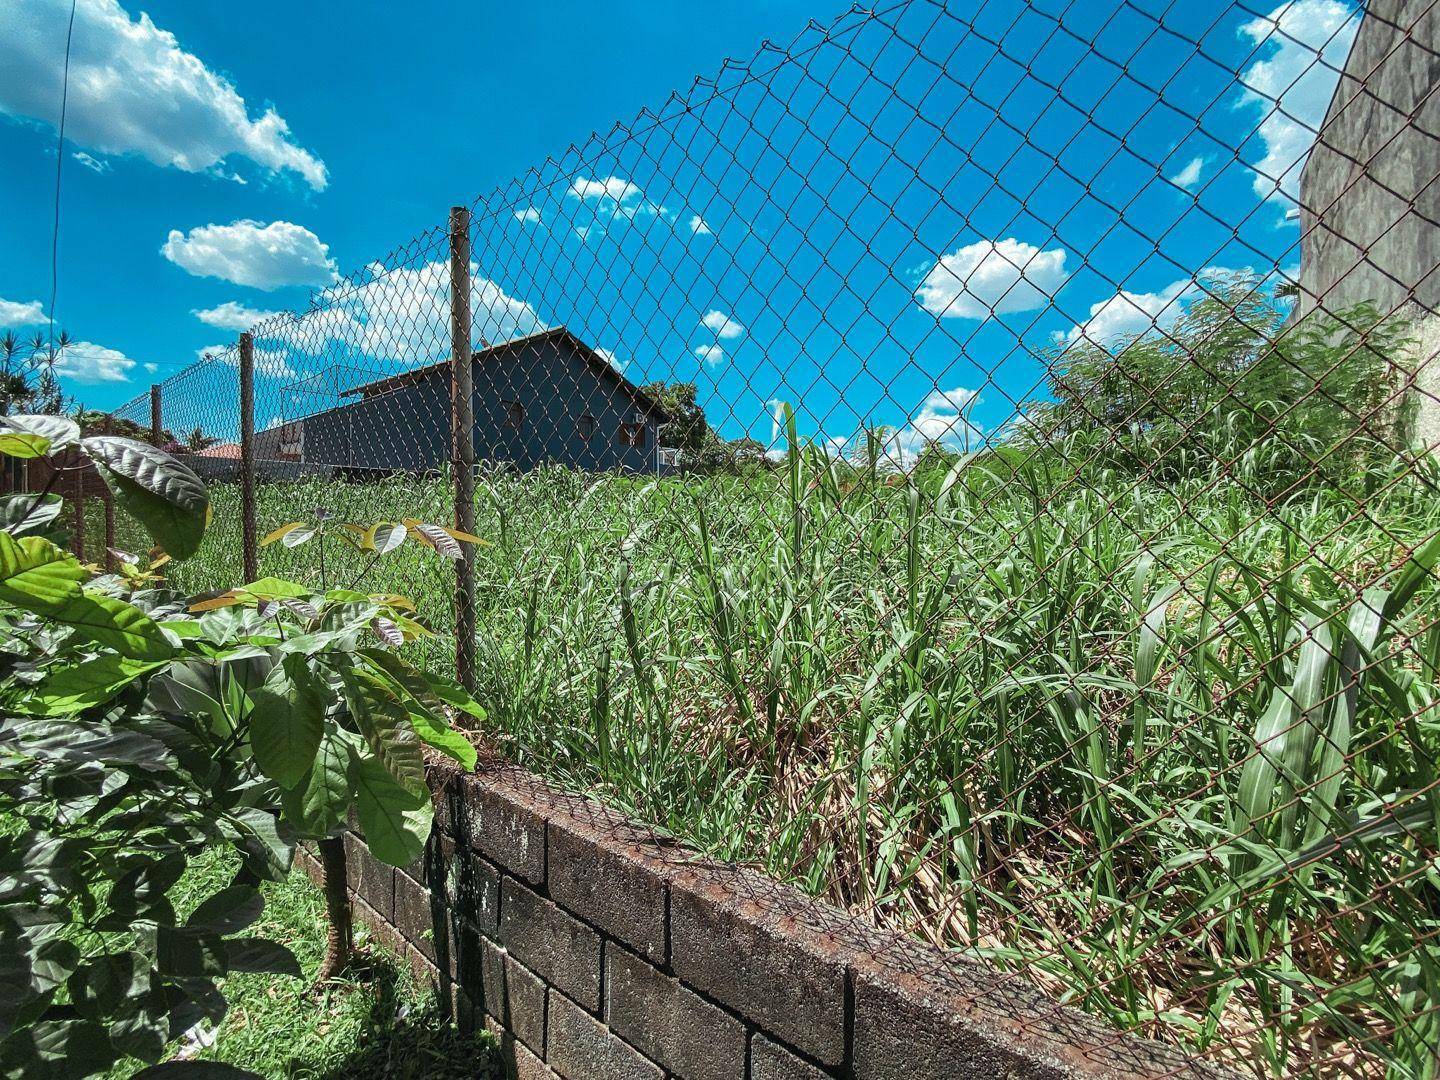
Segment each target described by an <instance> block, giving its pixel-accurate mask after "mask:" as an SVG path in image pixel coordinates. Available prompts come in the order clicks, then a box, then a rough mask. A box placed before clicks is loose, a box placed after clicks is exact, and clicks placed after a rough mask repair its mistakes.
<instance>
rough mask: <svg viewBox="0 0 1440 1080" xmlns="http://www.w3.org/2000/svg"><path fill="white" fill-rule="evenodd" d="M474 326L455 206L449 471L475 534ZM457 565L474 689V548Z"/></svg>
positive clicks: (469, 685) (459, 670)
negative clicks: (472, 346) (472, 341)
mask: <svg viewBox="0 0 1440 1080" xmlns="http://www.w3.org/2000/svg"><path fill="white" fill-rule="evenodd" d="M471 340H472V339H471V326H470V211H469V209H468V208H466V207H464V206H452V207H451V208H450V446H451V452H450V467H451V472H452V474H453V475H454V477H455V528H457V529H459V530H461V531H462V532H474V531H475V403H474V400H473V398H472V386H471V363H472V356H473V349H472V348H471V344H470V343H471ZM460 550H461V558H460V560H459V561H458V562H456V563H455V671H456V675H457V676H458V677H459V680H460V683H461V685H462V686H464V687H465V688H466V689H467V690H470V691H472V692H473V691H474V689H475V549H474V547H473V546H472V545H470V544H461V545H460Z"/></svg>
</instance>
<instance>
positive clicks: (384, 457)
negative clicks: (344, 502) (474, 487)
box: [304, 339, 658, 472]
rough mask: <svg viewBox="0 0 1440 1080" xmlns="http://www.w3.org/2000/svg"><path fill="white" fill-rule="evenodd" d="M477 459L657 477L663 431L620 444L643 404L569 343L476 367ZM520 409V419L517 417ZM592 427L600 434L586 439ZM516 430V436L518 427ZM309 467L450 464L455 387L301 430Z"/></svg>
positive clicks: (362, 405)
mask: <svg viewBox="0 0 1440 1080" xmlns="http://www.w3.org/2000/svg"><path fill="white" fill-rule="evenodd" d="M473 379H474V395H473V401H474V408H475V456H476V458H477V459H479V460H488V461H505V462H510V463H513V464H514V465H515V466H517V467H518V468H520V469H533V468H535V467H536V466H537V465H541V464H545V463H559V464H565V465H571V466H574V467H576V468H581V469H586V470H593V471H605V470H624V471H630V472H646V471H650V470H653V469H654V467H655V441H656V437H657V435H658V431H657V424H656V422H655V420H654V419H653V418H650V417H647V418H645V419H644V421H643V424H644V428H645V432H644V445H643V446H638V447H637V446H629V445H624V444H622V442H620V441H619V439H618V436H619V432H620V429H621V425H622V424H625V423H631V422H633V421H634V417H635V415H636V411H637V408H638V404H637V402H636V401H635V400H634V399H633V398H632V397H631V396H630V395H629V394H628V393H626V392H625V391H624V390H623V389H622V388H621V387H620V386H619V385H618V384H617V383H616V382H615V381H613V380H611V379H609V378H606V377H605V376H603V375H601V374H599V373H597V372H596V370H595V369H594V368H593V367H592V366H591V365H589V364H588V363H586V361H585V359H584V358H583V357H582V356H581V355H580V354H579V353H578V351H577V350H576V349H575V348H574V347H573V346H572V345H570V344H569V343H568V342H565V341H563V340H562V341H556V340H551V339H547V340H544V341H540V342H538V343H535V344H532V345H529V346H527V347H525V348H521V349H515V350H512V351H508V352H502V353H500V354H498V355H494V354H492V355H490V356H487V357H486V358H485V359H483V360H477V361H475V364H474V370H473ZM517 406H518V409H517V408H516V407H517ZM584 416H588V417H590V418H591V421H592V427H593V433H592V436H591V438H590V439H589V440H588V441H586V440H585V439H584V438H582V435H583V432H584V429H585V425H583V424H582V422H581V418H582V417H584ZM515 420H518V426H516V424H515V423H514V422H513V421H515ZM304 425H305V432H304V447H305V451H304V453H305V461H306V462H307V463H325V464H331V465H341V466H348V467H351V468H356V469H400V470H406V471H418V470H423V469H432V468H439V467H440V466H441V465H443V464H444V463H445V462H446V461H448V460H449V459H450V383H449V376H448V374H447V373H445V372H444V371H437V372H435V373H434V374H433V375H430V376H428V377H427V378H425V379H422V380H420V381H419V382H416V383H412V384H410V385H407V386H402V387H400V388H398V389H396V390H392V391H390V392H388V393H383V394H379V395H377V396H375V397H373V398H370V399H367V400H364V401H358V402H354V403H352V404H349V405H344V406H341V407H340V408H337V409H331V410H329V411H328V412H324V413H320V414H317V415H316V416H312V417H309V418H307V419H306V420H305V421H304Z"/></svg>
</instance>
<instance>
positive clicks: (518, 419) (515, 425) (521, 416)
mask: <svg viewBox="0 0 1440 1080" xmlns="http://www.w3.org/2000/svg"><path fill="white" fill-rule="evenodd" d="M501 405H503V406H504V408H505V418H504V420H503V424H504V426H505V430H506V431H519V430H520V429H521V428H523V427H524V426H525V406H524V405H521V404H520V403H519V402H518V401H503V402H501Z"/></svg>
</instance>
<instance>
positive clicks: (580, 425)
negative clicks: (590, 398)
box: [575, 413, 595, 443]
mask: <svg viewBox="0 0 1440 1080" xmlns="http://www.w3.org/2000/svg"><path fill="white" fill-rule="evenodd" d="M575 431H576V433H577V434H578V435H579V436H580V441H581V442H587V443H588V442H589V441H590V440H591V439H593V438H595V417H593V416H591V415H590V414H589V413H585V414H584V415H583V416H581V417H579V418H578V419H577V420H576V421H575Z"/></svg>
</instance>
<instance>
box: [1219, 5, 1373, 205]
mask: <svg viewBox="0 0 1440 1080" xmlns="http://www.w3.org/2000/svg"><path fill="white" fill-rule="evenodd" d="M1359 25H1360V15H1359V13H1358V12H1357V11H1355V10H1353V9H1352V7H1351V6H1350V5H1349V4H1347V3H1343V2H1342V0H1292V2H1290V3H1285V4H1281V5H1280V6H1279V7H1277V8H1276V9H1275V10H1274V11H1272V12H1270V14H1269V15H1266V16H1262V17H1260V18H1257V19H1251V20H1250V21H1249V22H1247V23H1245V24H1244V25H1243V26H1242V27H1241V28H1240V33H1241V36H1242V37H1244V38H1247V39H1248V40H1249V42H1250V43H1251V45H1252V46H1254V47H1256V48H1257V49H1259V50H1261V51H1263V52H1264V53H1265V54H1266V55H1265V56H1264V58H1263V59H1260V60H1257V61H1255V63H1253V64H1251V65H1250V66H1249V67H1247V68H1246V69H1245V70H1244V71H1243V72H1241V73H1240V83H1241V85H1242V86H1243V87H1244V90H1243V91H1242V93H1241V98H1240V105H1241V107H1242V108H1248V109H1252V110H1255V111H1257V112H1258V113H1259V114H1260V115H1261V117H1262V119H1261V120H1260V124H1259V128H1258V132H1257V133H1258V135H1259V138H1260V141H1261V142H1262V143H1263V144H1264V146H1265V156H1264V157H1262V158H1261V159H1260V160H1259V161H1257V162H1255V163H1254V166H1255V168H1256V170H1257V172H1256V175H1255V180H1254V185H1255V193H1256V194H1257V195H1259V196H1260V197H1261V198H1262V199H1268V198H1274V197H1277V196H1278V197H1283V198H1289V199H1292V200H1293V199H1297V198H1298V196H1299V192H1300V171H1301V170H1302V169H1303V168H1304V166H1305V159H1306V157H1308V156H1309V154H1310V147H1311V144H1313V143H1314V141H1315V136H1316V134H1317V133H1318V132H1319V130H1320V125H1321V124H1322V123H1323V122H1324V120H1325V113H1326V110H1328V109H1329V107H1330V98H1331V95H1333V94H1334V92H1335V84H1336V82H1338V81H1339V78H1340V75H1339V72H1340V69H1342V68H1343V67H1344V66H1345V58H1346V56H1347V55H1349V52H1350V44H1351V42H1352V41H1353V40H1354V38H1355V31H1356V29H1357V28H1358V27H1359Z"/></svg>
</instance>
